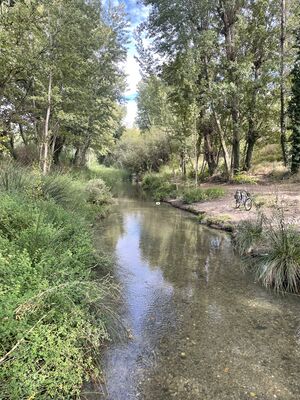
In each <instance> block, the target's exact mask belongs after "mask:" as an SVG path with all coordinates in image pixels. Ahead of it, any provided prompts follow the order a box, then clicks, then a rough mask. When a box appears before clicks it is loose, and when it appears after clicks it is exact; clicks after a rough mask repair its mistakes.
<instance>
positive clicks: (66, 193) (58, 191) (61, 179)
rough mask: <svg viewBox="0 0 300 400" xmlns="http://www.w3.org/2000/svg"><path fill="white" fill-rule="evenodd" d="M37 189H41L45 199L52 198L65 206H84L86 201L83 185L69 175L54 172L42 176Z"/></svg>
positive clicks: (70, 207) (71, 207) (72, 207)
mask: <svg viewBox="0 0 300 400" xmlns="http://www.w3.org/2000/svg"><path fill="white" fill-rule="evenodd" d="M36 189H37V190H38V189H40V191H41V195H42V197H43V198H44V199H46V200H50V199H51V200H53V201H54V202H55V203H56V204H59V205H61V206H62V207H64V208H69V209H75V208H78V207H80V206H82V207H83V204H84V202H85V197H84V191H83V190H82V189H83V185H82V184H81V183H80V182H79V181H77V182H75V181H74V180H73V179H72V178H71V177H70V176H68V175H63V174H57V173H52V174H50V175H46V176H40V184H38V183H37V188H36Z"/></svg>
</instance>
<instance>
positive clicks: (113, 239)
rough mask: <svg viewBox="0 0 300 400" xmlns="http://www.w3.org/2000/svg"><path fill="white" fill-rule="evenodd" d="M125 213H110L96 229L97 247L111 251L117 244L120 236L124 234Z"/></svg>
mask: <svg viewBox="0 0 300 400" xmlns="http://www.w3.org/2000/svg"><path fill="white" fill-rule="evenodd" d="M124 233H125V232H124V214H123V213H120V212H114V213H112V214H111V215H109V216H108V217H107V218H106V219H105V220H104V221H103V222H102V223H100V224H99V226H98V227H97V230H96V235H95V242H96V248H97V247H98V248H101V249H103V250H104V251H107V252H109V253H110V252H111V251H112V250H114V249H115V248H116V246H117V243H118V240H119V238H120V237H121V236H122V235H124Z"/></svg>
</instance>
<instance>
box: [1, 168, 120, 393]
mask: <svg viewBox="0 0 300 400" xmlns="http://www.w3.org/2000/svg"><path fill="white" fill-rule="evenodd" d="M87 186H89V187H90V188H92V190H91V191H88V190H87V191H85V184H84V182H83V181H78V180H77V181H76V180H75V179H74V178H71V177H70V176H67V175H62V174H51V175H49V176H45V177H44V176H42V175H41V174H40V172H39V171H38V170H37V171H34V170H31V171H29V170H28V169H25V168H20V167H19V166H16V165H14V164H11V165H8V166H4V167H3V168H2V170H1V173H0V190H1V192H0V320H1V324H0V342H1V348H0V382H1V383H0V392H1V396H0V397H1V398H3V399H10V400H19V399H23V398H24V399H29V398H31V399H33V398H38V399H42V400H43V399H73V398H79V395H80V392H81V390H82V386H83V384H84V382H85V381H86V380H90V379H94V380H98V379H100V374H101V372H100V370H99V367H98V353H99V347H100V346H101V345H102V344H103V343H104V341H106V340H107V339H108V338H109V335H108V333H107V329H106V325H107V322H108V321H110V320H111V318H112V315H113V313H111V312H110V308H109V305H110V303H111V301H112V299H113V295H114V293H116V291H115V288H114V286H113V285H112V284H111V282H110V281H108V280H107V279H105V278H102V279H100V277H101V276H104V275H105V274H106V273H107V272H108V271H109V269H110V268H111V261H110V260H109V259H108V257H107V256H99V255H97V254H96V252H95V250H94V247H93V238H92V234H91V231H90V228H89V220H88V219H86V217H87V216H88V215H89V212H97V213H99V210H102V209H104V208H103V206H102V205H99V203H101V204H102V203H103V202H107V201H108V199H109V198H110V194H109V191H108V188H107V187H106V185H105V184H104V183H103V181H98V180H97V181H96V182H95V181H91V182H90V183H89V184H88V185H87ZM91 192H92V193H93V196H94V197H93V200H91V198H89V197H88V194H90V195H91ZM94 203H95V204H96V206H97V207H95V204H94ZM83 211H84V212H83ZM95 267H97V276H96V275H95V273H94V272H93V271H94V269H95Z"/></svg>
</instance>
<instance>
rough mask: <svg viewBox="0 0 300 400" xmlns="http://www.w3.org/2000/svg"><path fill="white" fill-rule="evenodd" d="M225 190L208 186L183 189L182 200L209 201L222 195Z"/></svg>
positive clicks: (191, 201)
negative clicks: (207, 187) (206, 187)
mask: <svg viewBox="0 0 300 400" xmlns="http://www.w3.org/2000/svg"><path fill="white" fill-rule="evenodd" d="M224 194H225V191H224V190H223V189H221V188H209V189H200V188H193V189H185V190H184V191H183V195H182V200H183V202H184V203H186V204H192V203H197V202H200V201H209V200H213V199H218V198H220V197H223V196H224Z"/></svg>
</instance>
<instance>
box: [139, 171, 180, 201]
mask: <svg viewBox="0 0 300 400" xmlns="http://www.w3.org/2000/svg"><path fill="white" fill-rule="evenodd" d="M142 188H143V190H144V191H145V192H147V193H149V194H150V196H151V197H152V198H153V199H154V200H157V201H161V200H165V199H169V198H173V197H176V185H175V184H172V183H170V182H168V181H167V180H166V177H164V176H161V175H159V174H146V175H145V176H144V178H143V181H142Z"/></svg>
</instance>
